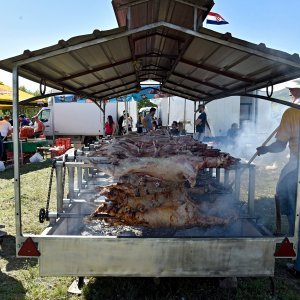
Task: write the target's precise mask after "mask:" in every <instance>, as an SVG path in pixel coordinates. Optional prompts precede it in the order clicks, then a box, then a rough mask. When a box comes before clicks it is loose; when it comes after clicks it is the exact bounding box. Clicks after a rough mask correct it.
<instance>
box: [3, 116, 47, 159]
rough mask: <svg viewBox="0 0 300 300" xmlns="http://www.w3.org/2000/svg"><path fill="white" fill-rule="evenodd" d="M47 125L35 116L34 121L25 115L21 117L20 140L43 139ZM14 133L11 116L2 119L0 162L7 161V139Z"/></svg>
mask: <svg viewBox="0 0 300 300" xmlns="http://www.w3.org/2000/svg"><path fill="white" fill-rule="evenodd" d="M44 130H45V125H44V124H43V122H42V121H41V120H40V119H39V118H38V116H34V117H33V118H32V119H29V118H27V117H26V116H25V115H23V114H21V115H19V135H20V139H27V138H40V137H43V133H44ZM12 132H13V121H12V119H11V117H10V116H9V115H5V116H4V117H1V118H0V161H4V162H5V161H6V160H7V155H6V144H7V139H8V137H9V136H11V134H12Z"/></svg>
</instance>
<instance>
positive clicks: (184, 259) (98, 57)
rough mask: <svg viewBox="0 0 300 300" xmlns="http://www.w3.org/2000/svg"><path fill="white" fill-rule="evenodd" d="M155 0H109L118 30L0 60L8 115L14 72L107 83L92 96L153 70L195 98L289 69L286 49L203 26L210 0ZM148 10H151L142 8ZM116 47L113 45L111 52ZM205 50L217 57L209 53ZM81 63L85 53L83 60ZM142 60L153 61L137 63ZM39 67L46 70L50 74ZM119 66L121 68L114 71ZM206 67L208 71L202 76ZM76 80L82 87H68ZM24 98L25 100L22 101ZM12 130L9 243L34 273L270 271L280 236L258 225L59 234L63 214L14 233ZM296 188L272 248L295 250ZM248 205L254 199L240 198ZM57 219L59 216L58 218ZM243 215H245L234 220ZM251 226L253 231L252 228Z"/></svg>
mask: <svg viewBox="0 0 300 300" xmlns="http://www.w3.org/2000/svg"><path fill="white" fill-rule="evenodd" d="M145 2H147V5H145ZM165 2H166V3H165ZM193 2H195V4H193ZM196 2H197V3H198V4H199V5H198V4H197V3H196ZM161 3H162V2H159V1H124V5H119V4H118V2H117V1H113V6H114V9H115V12H116V15H117V20H118V24H119V25H120V26H126V29H125V27H120V28H117V29H115V30H112V31H109V32H104V34H103V35H102V34H101V32H100V31H97V30H95V31H94V33H93V34H91V35H87V36H85V38H84V39H81V38H79V37H78V38H77V39H72V40H70V41H68V42H64V41H61V42H59V43H58V44H57V45H54V46H52V47H47V48H45V49H41V50H38V51H33V52H31V51H29V50H27V51H24V53H23V54H22V55H19V56H17V57H13V58H10V59H6V60H3V61H1V62H0V66H1V68H3V69H5V70H7V71H11V72H12V73H13V119H14V121H16V122H17V120H18V100H19V96H18V87H19V84H18V76H19V74H20V75H22V76H23V77H25V78H27V79H31V80H34V81H36V82H39V81H40V82H41V84H43V85H46V80H48V84H47V85H49V86H50V87H52V88H56V89H63V90H65V91H67V92H70V93H75V94H76V93H79V94H80V93H81V91H83V94H84V95H85V96H87V97H91V98H93V97H94V95H95V90H94V89H93V87H94V86H96V85H101V84H102V83H105V82H106V83H107V82H110V83H111V85H110V87H109V91H108V89H107V87H103V89H102V90H101V91H100V92H99V93H98V92H97V91H96V92H97V93H96V94H97V96H96V98H97V99H105V97H111V96H121V95H124V94H128V93H130V92H134V91H136V90H137V86H138V85H139V83H140V81H141V80H143V79H145V78H147V79H149V78H151V79H159V80H161V81H162V87H161V89H162V91H164V92H168V93H171V94H174V95H177V96H181V97H183V98H186V99H192V100H193V101H199V100H202V101H204V102H205V103H209V102H210V101H212V100H214V99H220V98H223V97H225V96H229V95H245V96H247V97H253V96H255V97H257V96H256V95H252V94H249V93H250V92H251V91H254V90H257V89H260V88H262V87H265V86H269V87H272V84H277V83H281V82H284V81H287V80H290V79H294V78H297V77H299V74H300V59H299V56H297V55H296V54H294V55H289V54H287V53H282V52H280V51H275V50H273V49H269V48H267V47H266V46H265V45H264V44H259V45H254V44H251V43H249V42H247V41H242V40H238V39H235V38H234V37H232V35H231V34H230V33H226V34H224V35H223V34H219V33H216V32H212V31H210V30H207V29H205V28H203V27H202V22H203V20H204V19H205V17H206V16H207V13H208V12H209V11H210V9H211V8H212V6H213V1H209V0H206V1H200V0H199V1H192V2H191V1H185V0H180V1H179V0H176V1H175V0H174V1H173V0H168V1H163V4H167V5H160V4H161ZM148 12H156V13H154V14H152V13H151V15H150V14H148ZM141 15H143V18H141ZM163 16H165V17H163ZM147 19H149V23H147V24H144V23H143V22H144V20H147ZM162 32H163V34H162ZM148 33H150V34H149V35H148ZM174 40H175V42H174ZM134 43H138V46H139V47H138V48H139V49H140V52H138V53H136V51H135V50H136V48H137V47H135V44H134ZM99 45H100V47H99ZM157 45H159V48H157ZM121 47H122V51H119V49H120V48H121ZM199 49H201V51H199ZM149 51H150V52H149ZM71 52H72V53H71ZM149 53H151V54H153V55H152V56H151V55H149ZM70 54H72V55H70ZM170 54H172V55H170ZM212 54H213V55H215V56H218V58H220V59H213V58H212ZM221 56H222V57H221ZM88 58H92V60H91V59H88ZM166 58H167V59H166ZM210 59H211V61H209V60H210ZM61 61H66V62H69V65H70V66H72V68H70V69H66V70H65V69H63V68H65V65H66V64H61V63H60V62H61ZM74 61H75V64H74V63H73V62H74ZM82 62H87V63H86V66H84V65H85V64H83V63H82ZM105 62H106V63H105ZM143 65H144V66H153V68H152V67H151V68H144V69H143ZM224 66H226V68H224ZM121 67H122V69H121ZM49 68H51V70H52V72H51V75H50V74H49ZM249 68H251V72H249ZM125 69H126V70H127V71H126V72H125V73H124V71H123V72H122V71H121V70H125ZM37 70H38V71H37ZM102 70H105V71H103V72H102ZM165 70H166V72H164V71H165ZM95 72H101V76H99V78H98V81H96V82H95V80H96V79H95V77H94V76H84V75H89V74H92V73H95ZM208 72H209V73H212V74H213V76H210V75H208V74H207V73H208ZM61 74H70V75H68V76H62V75H61ZM116 74H117V77H116ZM124 74H125V75H126V76H125V75H124ZM187 74H189V75H188V76H187ZM193 74H194V76H193ZM140 75H141V76H140ZM82 77H83V78H82ZM79 78H80V79H81V78H82V80H79ZM120 79H122V81H121V82H120ZM177 81H180V82H181V83H178V82H177ZM78 82H80V84H78ZM199 85H200V87H198V86H199ZM78 86H81V87H82V88H80V89H78ZM267 94H268V95H267V96H268V97H264V98H265V100H268V101H274V102H277V103H283V104H287V102H286V101H281V100H278V99H277V100H276V99H271V96H272V93H267ZM260 98H262V97H260ZM31 100H33V99H30V100H29V101H31ZM24 103H25V102H24ZM289 105H290V106H294V107H297V105H293V104H289ZM13 134H14V162H15V163H14V188H15V209H16V211H15V217H16V250H17V255H18V256H22V257H24V256H29V257H32V256H36V257H37V256H38V257H39V265H40V274H41V275H45V276H46V275H49V276H50V275H57V276H63V275H74V276H85V275H88V276H108V275H110V276H155V277H159V276H273V275H274V264H275V257H274V252H275V247H276V244H277V243H282V242H283V238H282V237H275V236H272V235H271V236H269V235H267V234H260V235H259V234H258V233H257V236H254V237H253V236H252V237H251V236H237V237H201V236H198V237H191V236H187V237H180V238H179V237H175V238H162V237H153V238H133V237H99V236H79V235H72V236H71V235H66V233H67V231H66V230H62V231H61V233H60V234H57V233H58V229H60V228H63V227H64V228H67V227H68V226H69V227H70V226H73V224H74V223H73V222H76V218H63V215H61V216H60V217H59V218H58V219H56V222H55V224H52V225H51V226H49V228H48V230H47V231H45V232H43V234H41V235H35V236H34V235H26V234H24V233H23V230H22V212H21V193H20V172H19V140H18V128H17V126H14V131H13ZM58 165H59V164H58ZM66 165H67V166H68V168H70V170H72V168H73V169H74V168H75V167H79V166H80V167H79V169H88V168H89V167H90V166H88V165H86V164H84V163H77V162H76V163H70V164H68V163H66ZM59 172H60V171H59V167H58V168H57V175H58V178H59V177H60V176H61V175H60V174H59ZM80 172H82V171H79V173H80ZM70 174H72V171H71V172H70ZM79 178H80V177H79ZM79 181H80V180H79ZM71 182H72V176H71ZM59 185H60V183H59ZM59 185H58V186H59ZM71 185H72V184H71ZM298 185H299V172H298ZM297 193H298V194H297V205H296V218H295V232H294V236H292V237H290V240H289V241H290V242H292V243H293V247H294V249H293V248H292V249H291V244H290V242H289V241H288V240H284V242H283V244H284V245H285V247H286V248H287V247H290V248H289V250H291V251H282V252H284V253H285V254H286V256H288V257H292V256H295V252H294V250H297V249H296V248H297V242H298V232H299V215H300V201H299V199H300V188H299V187H298V192H297ZM67 201H68V202H67V203H69V202H70V203H69V204H68V205H66V206H64V201H62V199H61V194H59V193H58V197H57V211H58V213H71V212H74V213H77V212H78V211H79V212H81V211H80V210H81V209H83V208H84V205H82V204H83V203H86V201H84V199H83V201H79V200H76V201H75V199H69V200H67ZM251 205H254V203H252V204H250V207H251ZM77 221H78V220H77ZM63 223H65V224H66V225H60V224H63ZM250 223H251V222H250ZM250 223H249V224H250ZM243 224H248V222H246V221H244V222H243ZM249 227H251V226H250V225H249ZM55 228H57V231H55ZM253 230H254V231H255V229H254V228H253ZM50 233H51V234H50ZM283 255H284V254H283ZM283 255H282V256H283Z"/></svg>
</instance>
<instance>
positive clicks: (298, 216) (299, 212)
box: [294, 149, 300, 256]
mask: <svg viewBox="0 0 300 300" xmlns="http://www.w3.org/2000/svg"><path fill="white" fill-rule="evenodd" d="M297 165H298V180H297V198H296V213H295V228H294V240H295V243H294V249H295V252H296V253H297V256H298V255H300V249H299V235H300V228H299V227H300V151H299V149H298V163H297Z"/></svg>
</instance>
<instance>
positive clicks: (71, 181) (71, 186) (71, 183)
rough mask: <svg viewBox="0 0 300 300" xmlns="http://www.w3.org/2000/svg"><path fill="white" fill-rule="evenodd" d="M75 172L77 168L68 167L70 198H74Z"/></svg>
mask: <svg viewBox="0 0 300 300" xmlns="http://www.w3.org/2000/svg"><path fill="white" fill-rule="evenodd" d="M74 174H75V168H74V167H68V175H69V199H71V200H72V199H74Z"/></svg>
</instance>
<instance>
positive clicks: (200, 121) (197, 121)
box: [195, 117, 202, 126]
mask: <svg viewBox="0 0 300 300" xmlns="http://www.w3.org/2000/svg"><path fill="white" fill-rule="evenodd" d="M201 123H202V120H201V119H200V118H199V117H198V119H197V120H196V122H195V124H196V126H197V125H200V124H201Z"/></svg>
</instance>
